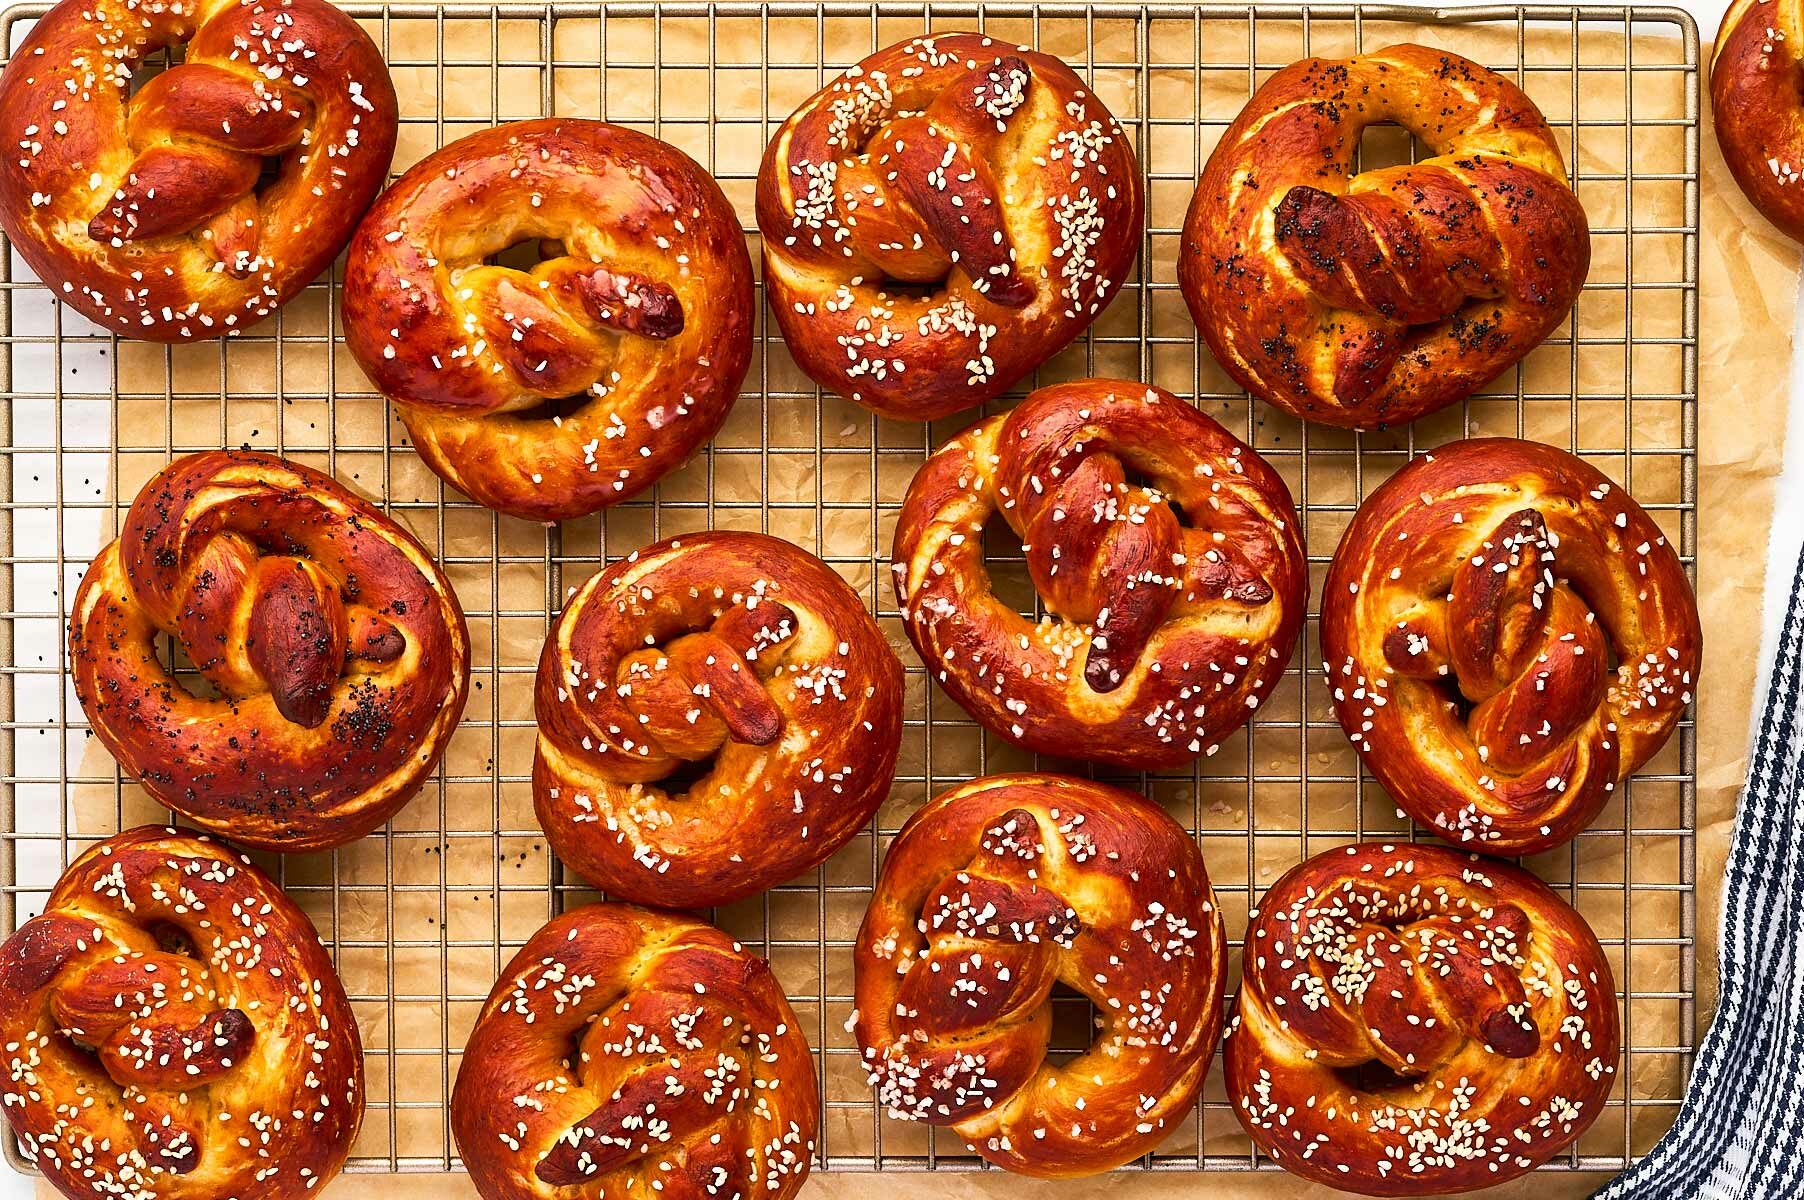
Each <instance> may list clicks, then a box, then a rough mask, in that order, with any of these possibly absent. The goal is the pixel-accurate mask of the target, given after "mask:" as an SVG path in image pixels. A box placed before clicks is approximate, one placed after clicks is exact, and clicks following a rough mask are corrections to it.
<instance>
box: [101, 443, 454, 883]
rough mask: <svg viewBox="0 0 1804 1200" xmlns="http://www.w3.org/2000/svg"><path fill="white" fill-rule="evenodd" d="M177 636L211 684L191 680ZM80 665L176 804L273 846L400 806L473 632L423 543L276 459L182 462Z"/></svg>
mask: <svg viewBox="0 0 1804 1200" xmlns="http://www.w3.org/2000/svg"><path fill="white" fill-rule="evenodd" d="M165 634H167V635H169V637H171V638H172V639H173V640H174V642H175V643H176V645H177V646H178V647H179V648H180V649H181V651H182V653H183V654H184V655H185V656H186V657H187V659H188V660H189V662H190V663H192V665H193V669H194V670H195V671H197V672H199V673H200V675H201V676H202V677H203V678H204V679H205V680H206V681H207V683H209V684H211V685H212V688H213V689H214V690H215V691H216V692H217V695H216V696H206V695H202V694H199V693H197V692H194V691H190V690H189V689H188V687H186V686H185V685H184V684H183V683H182V681H181V680H180V679H179V678H177V677H176V676H175V675H173V674H172V673H171V672H170V670H169V668H168V667H167V666H166V665H165V663H164V661H163V659H162V658H161V657H160V656H159V653H158V641H159V639H160V638H161V637H162V636H163V635H165ZM69 661H70V663H71V664H72V668H73V675H74V681H75V691H76V695H77V696H79V697H80V699H81V705H82V708H83V709H84V710H85V711H86V712H87V714H88V723H89V724H90V725H91V726H92V727H93V729H94V734H95V736H97V737H98V738H99V739H100V741H101V744H102V745H104V746H105V747H106V748H107V749H108V750H109V751H110V752H111V753H112V755H113V757H114V758H116V759H118V760H119V764H120V766H122V767H123V768H124V769H125V771H126V772H127V773H128V774H130V775H132V776H135V777H136V778H137V779H138V781H139V782H140V783H141V784H142V785H143V787H144V790H145V791H147V792H149V793H150V795H151V796H152V797H153V798H154V799H155V800H156V801H157V802H158V803H160V804H165V805H167V806H169V807H170V808H173V809H175V810H176V811H178V812H180V813H182V814H184V815H185V816H187V817H188V818H189V819H191V820H193V821H194V822H195V823H196V824H198V825H201V826H204V827H205V828H207V829H209V830H211V831H213V832H215V833H218V834H221V835H222V836H225V837H228V838H231V839H232V840H233V841H235V842H241V843H243V844H244V845H247V846H255V847H257V848H259V849H264V850H277V851H303V850H324V849H327V848H330V847H332V846H340V845H343V844H344V843H346V842H349V841H352V840H353V839H355V838H359V837H362V836H363V835H364V834H366V833H368V832H369V831H370V830H372V829H374V828H376V827H377V826H378V825H381V824H382V823H383V822H384V821H386V820H388V819H389V817H391V816H393V815H394V813H395V812H396V810H398V809H399V808H400V807H401V806H402V805H403V804H405V803H406V802H407V800H408V798H409V797H411V796H412V795H413V794H414V792H416V791H418V790H419V787H420V784H421V783H422V782H423V781H424V779H425V778H426V776H427V775H428V774H429V773H430V772H431V771H432V769H433V767H434V765H435V764H436V763H437V762H438V760H439V757H440V755H442V754H443V753H444V751H445V745H446V743H447V742H448V741H449V740H450V738H451V732H452V730H454V729H456V728H457V721H458V718H459V717H460V716H461V715H462V713H463V707H464V697H465V694H466V692H467V690H468V685H469V677H470V635H469V631H468V629H467V628H466V627H465V625H464V616H463V610H462V609H460V608H459V607H458V604H457V597H456V595H455V594H454V593H453V592H452V591H451V585H450V583H449V582H447V581H446V579H445V577H444V575H443V574H442V573H441V572H440V571H439V569H438V566H437V564H435V563H434V562H433V561H432V559H431V558H429V557H428V556H427V554H426V551H425V550H424V549H423V548H421V546H420V544H419V543H418V542H417V541H415V540H414V538H413V536H412V535H411V534H409V533H408V532H407V531H406V530H404V529H402V528H401V527H400V526H399V525H397V524H395V523H394V522H393V521H392V520H390V519H389V518H388V517H386V516H384V515H383V514H382V513H381V512H380V511H379V510H378V509H376V508H375V507H374V506H372V505H370V504H369V503H367V502H366V501H364V500H362V499H360V498H358V497H357V496H355V495H353V494H352V493H350V492H349V491H347V490H345V489H344V488H343V487H341V486H340V485H339V484H338V483H337V482H335V481H334V480H333V479H331V478H330V477H329V476H326V475H322V474H320V473H319V472H318V471H314V470H311V469H310V468H307V467H303V466H300V465H298V464H296V463H291V462H287V461H285V460H283V459H280V458H277V457H275V456H274V455H270V454H259V453H256V452H254V451H249V450H241V451H230V450H220V451H212V452H209V453H206V454H191V455H189V456H187V457H186V458H178V459H176V460H175V461H174V462H172V463H170V464H169V465H168V466H167V467H165V468H164V469H163V470H162V472H161V473H160V474H158V475H157V476H156V477H155V478H154V479H152V480H151V481H150V482H149V483H147V484H145V485H144V490H143V491H141V492H139V493H138V497H137V499H136V500H134V501H133V502H132V506H131V510H130V511H129V512H128V513H127V514H126V517H125V526H124V528H123V529H122V530H121V531H120V534H119V540H118V541H116V542H113V543H112V544H111V545H109V546H107V547H106V549H104V550H102V551H101V552H100V555H99V557H98V558H96V559H95V560H94V562H93V564H92V565H91V566H90V567H89V568H88V571H87V574H86V575H84V576H83V577H82V581H81V588H80V590H78V591H77V592H76V594H75V605H74V609H73V613H72V615H71V616H70V619H69Z"/></svg>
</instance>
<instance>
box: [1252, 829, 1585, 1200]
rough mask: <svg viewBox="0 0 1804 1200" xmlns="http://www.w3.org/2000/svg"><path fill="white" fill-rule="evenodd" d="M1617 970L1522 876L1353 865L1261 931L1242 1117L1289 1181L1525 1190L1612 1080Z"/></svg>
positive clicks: (1358, 860) (1392, 857)
mask: <svg viewBox="0 0 1804 1200" xmlns="http://www.w3.org/2000/svg"><path fill="white" fill-rule="evenodd" d="M1619 1049H1620V1034H1619V1031H1618V1026H1617V1015H1616V985H1615V982H1614V980H1613V979H1612V978H1611V975H1610V964H1609V960H1608V959H1607V958H1606V957H1605V955H1604V951H1603V948H1602V947H1601V946H1599V945H1598V943H1597V938H1596V937H1595V936H1593V935H1592V933H1591V930H1590V928H1589V927H1588V926H1587V925H1586V924H1585V921H1584V918H1582V917H1580V916H1579V914H1578V913H1576V912H1574V911H1573V909H1572V908H1571V907H1570V906H1569V905H1568V904H1566V902H1565V901H1563V900H1561V899H1560V898H1559V897H1558V896H1556V895H1554V893H1553V892H1551V891H1549V890H1548V889H1547V887H1546V886H1545V885H1543V884H1542V883H1541V881H1540V880H1538V879H1536V878H1535V877H1534V876H1532V875H1530V874H1529V873H1528V872H1526V871H1524V870H1521V869H1520V868H1517V867H1513V866H1510V865H1509V864H1507V863H1502V862H1498V861H1496V860H1495V859H1488V858H1480V857H1479V856H1477V855H1466V854H1460V853H1458V852H1456V851H1453V850H1449V849H1447V848H1445V847H1442V846H1412V845H1396V846H1388V845H1378V844H1376V843H1366V844H1363V845H1355V846H1342V847H1339V848H1338V849H1334V850H1329V851H1327V852H1326V853H1323V854H1318V855H1316V856H1315V857H1314V858H1311V859H1309V860H1307V861H1306V862H1303V863H1300V864H1298V865H1297V866H1295V867H1293V868H1292V869H1291V870H1290V871H1288V872H1287V873H1286V874H1285V875H1284V877H1283V878H1281V879H1279V880H1278V882H1277V883H1275V884H1273V885H1272V886H1271V888H1270V889H1269V890H1268V891H1267V892H1266V893H1265V896H1264V897H1263V898H1262V899H1261V900H1260V902H1259V907H1258V908H1257V909H1256V910H1254V912H1253V913H1252V914H1251V924H1250V926H1249V928H1248V930H1247V939H1246V949H1245V951H1244V958H1243V966H1242V975H1241V984H1240V996H1239V999H1238V1001H1237V1003H1236V1009H1235V1016H1234V1019H1233V1020H1232V1021H1230V1022H1229V1024H1228V1035H1227V1038H1226V1039H1225V1040H1224V1041H1223V1043H1222V1063H1223V1070H1224V1072H1225V1074H1226V1076H1227V1089H1228V1098H1229V1100H1230V1102H1232V1103H1233V1105H1234V1108H1235V1111H1236V1113H1237V1114H1238V1115H1239V1117H1240V1123H1241V1124H1242V1125H1243V1126H1245V1127H1246V1131H1247V1133H1248V1135H1249V1136H1251V1137H1252V1139H1253V1141H1254V1142H1255V1143H1257V1144H1258V1145H1259V1146H1260V1147H1261V1148H1263V1149H1264V1150H1265V1152H1266V1153H1267V1154H1270V1155H1271V1156H1272V1158H1274V1159H1275V1160H1277V1162H1278V1163H1279V1165H1280V1166H1282V1167H1284V1168H1285V1169H1286V1170H1288V1171H1290V1172H1292V1173H1293V1174H1296V1175H1300V1176H1302V1177H1303V1178H1305V1179H1308V1180H1312V1181H1314V1182H1317V1183H1322V1184H1326V1185H1328V1186H1329V1187H1335V1188H1341V1189H1344V1190H1346V1191H1353V1192H1363V1193H1365V1194H1367V1195H1373V1196H1414V1195H1440V1194H1443V1193H1447V1192H1462V1191H1468V1190H1470V1189H1473V1188H1480V1187H1486V1186H1488V1185H1490V1184H1495V1183H1502V1182H1503V1181H1505V1180H1507V1179H1512V1178H1514V1177H1516V1176H1517V1175H1521V1174H1523V1173H1524V1172H1526V1171H1529V1170H1531V1169H1533V1168H1534V1167H1536V1166H1538V1165H1539V1164H1541V1163H1543V1162H1546V1161H1547V1160H1548V1159H1549V1158H1552V1157H1553V1156H1554V1155H1555V1154H1558V1153H1559V1152H1560V1151H1562V1150H1564V1149H1565V1148H1566V1147H1567V1146H1570V1145H1571V1144H1572V1143H1573V1142H1575V1141H1576V1140H1578V1137H1579V1135H1580V1134H1582V1133H1584V1131H1585V1130H1586V1128H1587V1127H1589V1126H1590V1124H1591V1122H1592V1121H1594V1120H1596V1119H1597V1115H1598V1114H1599V1113H1600V1112H1602V1111H1603V1106H1604V1102H1605V1100H1606V1099H1608V1097H1609V1095H1610V1090H1611V1087H1612V1085H1613V1083H1614V1081H1615V1076H1616V1063H1617V1054H1618V1051H1619Z"/></svg>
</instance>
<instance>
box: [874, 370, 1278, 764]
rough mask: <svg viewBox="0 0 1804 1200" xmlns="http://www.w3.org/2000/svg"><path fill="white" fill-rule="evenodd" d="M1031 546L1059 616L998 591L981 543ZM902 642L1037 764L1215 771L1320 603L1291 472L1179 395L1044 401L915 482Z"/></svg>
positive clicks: (901, 590) (991, 425) (951, 451)
mask: <svg viewBox="0 0 1804 1200" xmlns="http://www.w3.org/2000/svg"><path fill="white" fill-rule="evenodd" d="M996 515H1000V516H1001V517H1002V518H1003V519H1004V520H1005V521H1007V523H1008V525H1009V527H1010V528H1011V529H1013V530H1014V531H1015V533H1016V534H1018V535H1019V536H1020V538H1021V541H1022V543H1023V549H1024V551H1025V553H1026V558H1027V570H1028V574H1029V576H1030V578H1031V579H1032V582H1033V585H1034V588H1035V591H1036V592H1037V593H1038V594H1039V596H1040V598H1041V599H1042V600H1043V601H1044V602H1045V604H1046V607H1047V608H1048V609H1049V610H1050V613H1049V615H1047V616H1046V617H1044V618H1042V619H1040V620H1038V621H1030V620H1028V619H1027V618H1025V617H1023V616H1021V615H1020V614H1019V613H1018V612H1016V611H1015V609H1014V608H1013V607H1012V606H1010V605H1009V604H1007V603H1005V602H1004V601H1003V600H1002V599H1001V598H1000V597H998V596H997V595H996V594H995V592H994V591H993V589H992V584H991V580H990V575H989V570H988V567H987V566H986V564H985V552H984V545H983V542H984V538H983V532H984V526H985V525H986V524H987V523H988V522H989V521H990V520H991V518H992V517H994V516H996ZM891 559H892V563H891V565H892V568H893V570H894V572H895V584H896V596H897V599H898V601H899V603H900V605H901V610H902V618H903V625H904V627H905V628H906V629H907V631H908V636H909V638H910V640H912V641H913V642H914V644H915V649H916V650H918V651H919V652H920V655H921V660H922V661H923V662H925V663H926V664H927V667H928V670H929V671H930V672H931V673H932V674H933V677H934V678H935V679H937V680H938V681H939V683H940V686H941V687H943V688H945V689H946V692H947V694H949V695H950V696H951V697H952V698H953V699H954V700H957V701H958V702H959V704H961V705H963V706H964V708H965V709H966V711H968V712H969V713H970V714H971V715H972V716H974V717H976V718H977V720H978V721H979V722H981V723H982V724H983V725H984V726H985V727H986V728H988V729H990V730H991V731H992V732H994V733H996V734H997V735H998V736H1000V737H1002V738H1005V739H1006V740H1008V741H1010V742H1012V743H1014V744H1015V745H1018V746H1024V747H1026V748H1027V749H1030V750H1034V751H1036V752H1039V753H1042V754H1060V755H1066V756H1070V755H1074V754H1081V756H1082V757H1085V758H1089V759H1094V760H1096V761H1098V762H1108V763H1117V764H1121V765H1124V766H1133V767H1139V768H1146V767H1157V766H1175V765H1177V764H1179V763H1184V762H1188V761H1189V760H1191V759H1192V758H1194V757H1196V756H1197V755H1198V754H1204V753H1214V751H1215V749H1216V747H1217V746H1218V745H1219V744H1220V742H1221V739H1222V738H1224V737H1226V736H1227V735H1228V734H1230V733H1232V732H1233V731H1234V730H1236V729H1238V728H1240V727H1241V726H1242V725H1243V724H1245V723H1246V721H1247V718H1248V717H1250V716H1251V715H1252V711H1253V709H1254V708H1255V707H1256V706H1257V705H1258V704H1259V703H1260V701H1261V700H1263V699H1264V698H1265V697H1266V696H1267V695H1269V694H1270V693H1271V690H1272V688H1273V687H1275V686H1276V685H1277V682H1278V679H1279V677H1280V676H1281V675H1282V674H1283V671H1284V667H1285V664H1286V663H1288V662H1289V661H1290V656H1291V651H1292V649H1293V648H1294V646H1295V643H1296V640H1297V633H1298V630H1299V629H1300V628H1301V626H1302V622H1303V610H1304V605H1305V601H1306V599H1307V593H1308V578H1307V575H1306V571H1305V562H1304V558H1303V546H1302V541H1301V538H1300V535H1299V532H1298V529H1297V522H1296V508H1295V506H1294V505H1293V504H1292V503H1291V499H1290V492H1289V491H1288V489H1286V488H1285V486H1284V481H1283V480H1282V479H1281V478H1279V476H1278V474H1277V472H1276V471H1274V470H1272V468H1271V467H1270V466H1269V465H1267V464H1266V462H1265V460H1264V459H1262V458H1260V457H1259V456H1258V455H1257V454H1256V453H1254V452H1253V451H1252V450H1250V449H1249V448H1247V447H1246V446H1244V445H1242V444H1241V443H1240V442H1239V441H1236V440H1235V439H1234V438H1233V437H1232V436H1231V435H1230V434H1229V433H1228V432H1227V430H1225V429H1223V428H1222V427H1221V426H1220V425H1218V424H1216V423H1215V422H1214V421H1212V420H1210V419H1209V418H1208V417H1206V416H1204V415H1203V414H1202V413H1200V412H1198V411H1197V410H1196V409H1195V408H1194V407H1192V406H1191V405H1189V404H1186V403H1184V402H1183V401H1181V400H1179V399H1178V398H1177V397H1175V396H1173V395H1172V394H1171V393H1169V392H1166V391H1163V390H1161V389H1159V388H1155V387H1149V386H1147V385H1145V384H1139V383H1126V382H1121V381H1116V380H1107V379H1091V380H1084V381H1082V382H1078V383H1068V384H1058V385H1055V386H1053V387H1046V388H1041V389H1040V390H1039V391H1036V392H1034V393H1033V394H1032V395H1030V396H1029V397H1028V398H1027V399H1026V400H1024V401H1023V402H1022V403H1021V404H1020V405H1019V406H1018V407H1017V408H1015V409H1014V410H1013V411H1011V412H1009V413H1007V414H1006V415H1003V416H996V417H991V418H990V419H988V420H986V421H983V422H981V423H979V424H977V425H973V426H972V427H971V428H970V429H967V430H966V431H965V432H964V433H962V434H960V435H959V436H958V437H956V438H954V439H953V440H952V441H951V442H949V443H947V445H946V446H945V448H943V449H942V450H941V451H940V452H939V453H938V454H935V455H934V456H933V457H932V458H931V459H929V460H928V461H927V462H926V464H924V465H923V466H922V467H921V469H920V471H919V472H917V473H916V475H915V478H914V482H913V484H912V485H911V486H910V487H909V489H908V495H907V497H906V498H905V499H904V500H903V503H902V513H901V517H900V519H899V521H898V522H897V525H896V540H895V546H894V549H893V551H892V553H891Z"/></svg>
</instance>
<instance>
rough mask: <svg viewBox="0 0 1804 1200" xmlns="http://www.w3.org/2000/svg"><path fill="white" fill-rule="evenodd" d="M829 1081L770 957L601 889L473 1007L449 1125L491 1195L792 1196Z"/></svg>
mask: <svg viewBox="0 0 1804 1200" xmlns="http://www.w3.org/2000/svg"><path fill="white" fill-rule="evenodd" d="M819 1124H820V1097H819V1093H818V1091H817V1090H816V1088H815V1082H814V1064H813V1060H812V1059H811V1058H810V1056H809V1053H808V1042H807V1040H806V1039H805V1038H804V1037H803V1036H802V1031H801V1028H800V1027H799V1026H798V1025H797V1024H796V1018H795V1013H793V1012H792V1011H790V1007H789V1001H788V1000H786V999H785V998H784V996H783V990H782V988H780V987H779V986H778V985H777V981H776V979H775V977H774V976H773V975H772V974H771V970H770V964H769V963H767V962H765V961H764V960H763V959H762V958H757V957H754V956H753V955H751V954H748V953H747V952H746V951H745V949H744V948H743V947H741V946H740V945H739V944H738V943H737V942H735V941H733V940H732V939H731V938H729V937H727V935H726V934H724V933H722V932H720V930H718V929H715V928H714V927H713V926H712V925H707V924H704V923H702V922H701V921H698V920H696V919H694V918H692V917H684V916H678V915H675V914H672V913H662V912H653V911H651V910H648V909H643V908H635V907H633V906H632V905H627V904H592V905H588V906H587V907H584V908H578V909H575V910H574V911H571V912H567V913H565V914H564V915H563V916H561V917H558V918H557V919H556V920H554V921H552V922H551V923H550V924H549V925H547V926H545V927H544V928H543V929H541V930H539V931H538V932H537V933H535V934H534V935H533V936H532V938H531V939H530V940H529V941H528V942H527V943H526V945H525V946H524V947H522V948H521V950H520V953H518V954H517V955H515V956H514V959H513V961H512V962H510V963H508V965H507V968H506V969H505V970H504V971H502V973H501V978H500V979H499V980H497V981H496V983H495V987H494V990H493V991H491V992H490V993H489V998H488V1002H487V1003H485V1004H484V1005H483V1006H482V1012H481V1014H480V1015H479V1016H478V1017H477V1018H476V1027H475V1029H474V1030H473V1031H472V1032H471V1034H470V1042H469V1045H468V1046H466V1047H465V1049H464V1054H463V1063H462V1065H461V1066H459V1068H458V1071H457V1087H456V1089H455V1090H454V1091H453V1092H452V1095H451V1127H452V1129H453V1131H454V1132H455V1133H456V1135H457V1147H458V1152H459V1153H460V1154H461V1155H462V1156H463V1161H464V1166H465V1167H466V1168H468V1170H469V1172H470V1180H471V1182H472V1183H474V1184H475V1185H476V1190H477V1192H478V1193H480V1194H481V1196H482V1197H483V1200H612V1198H613V1197H616V1196H631V1197H640V1196H643V1197H653V1196H657V1197H668V1198H670V1200H706V1198H709V1197H720V1198H721V1200H728V1198H730V1197H738V1198H739V1200H788V1198H789V1197H791V1196H794V1195H795V1194H796V1192H797V1191H798V1190H799V1189H800V1188H801V1186H802V1181H803V1180H804V1179H806V1178H807V1177H808V1167H809V1162H810V1160H811V1158H812V1156H813V1153H814V1140H815V1137H816V1134H817V1132H818V1129H819Z"/></svg>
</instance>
